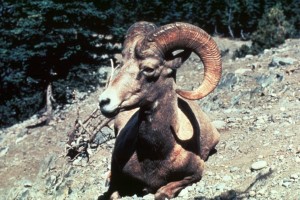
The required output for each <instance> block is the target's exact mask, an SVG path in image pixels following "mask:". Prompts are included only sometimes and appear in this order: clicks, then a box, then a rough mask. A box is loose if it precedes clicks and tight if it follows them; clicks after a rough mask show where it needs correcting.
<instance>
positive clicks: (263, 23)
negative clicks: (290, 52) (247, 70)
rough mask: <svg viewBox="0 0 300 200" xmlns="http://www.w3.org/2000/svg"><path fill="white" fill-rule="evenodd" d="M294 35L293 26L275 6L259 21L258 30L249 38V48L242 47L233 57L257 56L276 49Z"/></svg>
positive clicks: (278, 6) (279, 8) (277, 6)
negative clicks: (265, 50)
mask: <svg viewBox="0 0 300 200" xmlns="http://www.w3.org/2000/svg"><path fill="white" fill-rule="evenodd" d="M294 33H295V28H294V26H293V25H291V24H290V23H289V22H288V21H287V20H286V18H285V15H284V13H283V11H282V8H281V6H280V5H276V6H274V7H272V8H271V9H270V10H269V12H267V13H266V14H265V15H263V17H262V19H260V20H259V23H258V28H257V30H256V31H255V32H254V33H253V34H252V36H251V41H252V45H251V47H250V48H249V47H247V46H246V45H243V46H242V47H241V48H240V49H238V50H236V51H235V52H234V55H233V57H234V58H235V57H239V58H240V57H244V56H245V55H247V54H253V55H257V54H259V53H261V52H263V50H264V49H269V48H272V47H278V46H279V45H280V44H283V43H284V41H285V39H286V38H288V37H290V36H292V35H294Z"/></svg>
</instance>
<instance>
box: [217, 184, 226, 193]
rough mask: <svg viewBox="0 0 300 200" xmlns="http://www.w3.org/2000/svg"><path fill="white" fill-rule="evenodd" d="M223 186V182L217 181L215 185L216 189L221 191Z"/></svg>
mask: <svg viewBox="0 0 300 200" xmlns="http://www.w3.org/2000/svg"><path fill="white" fill-rule="evenodd" d="M225 188H226V184H225V183H219V184H218V185H216V190H220V191H223V190H224V189H225Z"/></svg>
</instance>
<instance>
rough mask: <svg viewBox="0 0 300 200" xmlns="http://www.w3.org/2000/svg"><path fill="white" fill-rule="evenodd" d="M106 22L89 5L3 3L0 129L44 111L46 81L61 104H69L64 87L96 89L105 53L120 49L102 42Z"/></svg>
mask: <svg viewBox="0 0 300 200" xmlns="http://www.w3.org/2000/svg"><path fill="white" fill-rule="evenodd" d="M106 18H107V14H106V13H105V12H102V11H99V10H98V9H97V7H95V6H94V4H93V3H92V2H81V1H70V2H63V3H61V2H59V1H57V2H55V1H51V0H48V1H28V2H27V1H22V2H18V3H16V2H14V1H10V2H3V5H2V8H1V22H0V34H1V35H0V36H1V37H0V38H1V39H0V78H1V80H0V81H1V86H0V105H1V106H0V126H7V125H11V124H13V123H15V122H16V121H19V120H23V119H25V118H27V117H29V116H31V115H32V114H33V113H36V112H37V111H38V110H40V109H42V108H43V106H44V104H45V100H44V99H45V89H46V87H47V85H48V84H49V83H50V82H51V83H53V92H54V97H55V98H56V100H57V102H58V103H59V104H63V103H66V102H67V100H68V99H67V97H66V96H67V93H66V91H67V88H68V89H69V90H73V89H77V90H80V91H87V90H92V89H94V88H95V86H96V85H97V84H99V81H100V79H101V78H103V76H104V74H103V73H102V74H101V73H100V74H99V67H100V66H99V64H100V63H101V62H103V59H102V57H103V54H109V53H113V52H114V51H117V50H118V49H115V48H114V47H113V45H112V43H110V42H111V38H107V37H104V35H105V34H108V32H109V31H108V30H107V29H106V28H105V27H106V26H105V20H106ZM106 57H107V56H106Z"/></svg>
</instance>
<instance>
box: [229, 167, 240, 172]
mask: <svg viewBox="0 0 300 200" xmlns="http://www.w3.org/2000/svg"><path fill="white" fill-rule="evenodd" d="M238 170H239V168H238V167H232V168H230V172H231V173H233V172H236V171H238Z"/></svg>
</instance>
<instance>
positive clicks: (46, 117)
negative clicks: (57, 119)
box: [26, 82, 55, 128]
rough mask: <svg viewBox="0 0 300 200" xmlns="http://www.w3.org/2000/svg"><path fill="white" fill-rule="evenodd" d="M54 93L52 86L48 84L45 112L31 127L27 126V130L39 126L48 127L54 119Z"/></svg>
mask: <svg viewBox="0 0 300 200" xmlns="http://www.w3.org/2000/svg"><path fill="white" fill-rule="evenodd" d="M54 101H55V100H54V98H53V93H52V84H51V82H50V83H49V84H48V86H47V89H46V106H45V110H46V111H45V112H44V113H43V114H42V115H41V116H40V117H39V118H38V119H37V121H36V122H34V123H33V124H31V125H28V126H26V128H36V127H38V126H43V125H48V124H49V122H50V121H51V119H52V117H53V107H52V102H54Z"/></svg>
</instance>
